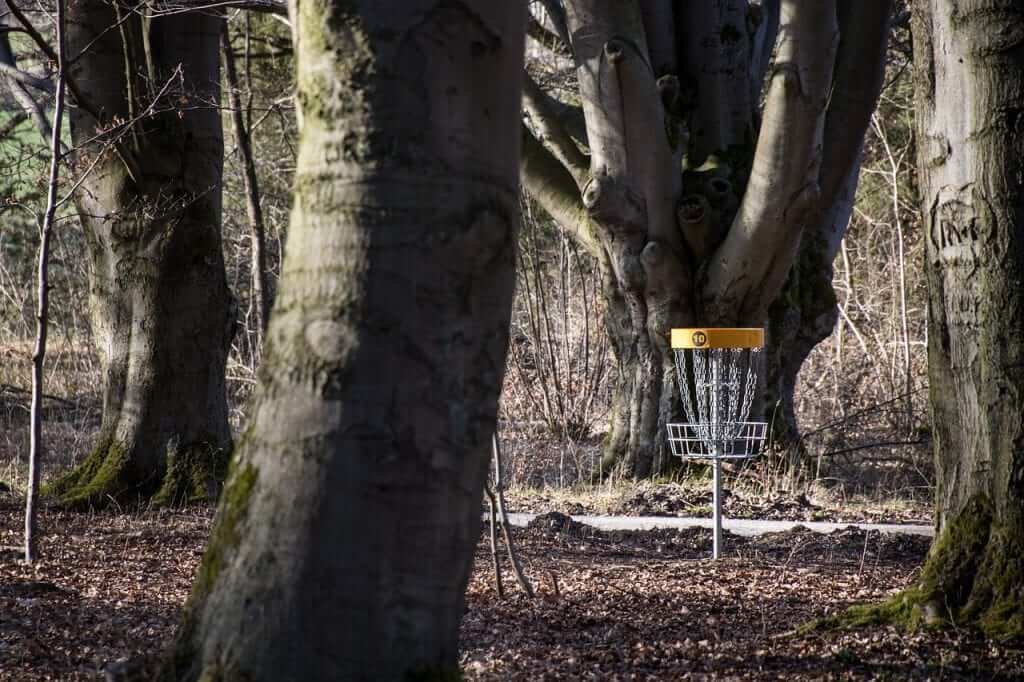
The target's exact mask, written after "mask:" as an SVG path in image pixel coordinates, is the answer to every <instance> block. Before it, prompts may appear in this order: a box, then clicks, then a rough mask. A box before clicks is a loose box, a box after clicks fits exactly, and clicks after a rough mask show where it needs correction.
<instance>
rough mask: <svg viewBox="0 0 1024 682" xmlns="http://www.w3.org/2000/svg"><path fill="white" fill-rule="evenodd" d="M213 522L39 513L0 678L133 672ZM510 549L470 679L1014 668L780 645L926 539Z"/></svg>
mask: <svg viewBox="0 0 1024 682" xmlns="http://www.w3.org/2000/svg"><path fill="white" fill-rule="evenodd" d="M209 518H210V512H209V510H207V509H191V510H184V511H149V512H135V513H132V514H125V513H117V512H105V513H102V514H95V515H89V514H70V513H58V512H52V511H49V512H46V513H44V514H43V517H42V526H43V529H44V531H45V533H46V534H45V537H44V539H43V544H42V553H43V557H44V559H43V561H42V562H40V563H39V564H38V565H37V566H36V567H32V568H29V567H26V566H24V565H23V564H21V563H20V562H19V561H18V560H17V559H16V557H15V556H14V553H10V552H8V553H6V554H5V555H3V556H2V557H0V680H18V681H19V682H20V681H22V680H24V681H26V682H29V681H33V680H92V679H97V678H98V677H101V676H102V672H101V671H103V670H105V669H106V670H111V671H119V670H125V669H137V668H139V667H142V668H143V669H144V668H145V665H146V662H147V661H152V660H153V657H154V656H157V655H158V654H159V652H160V651H161V649H162V647H163V646H165V644H166V643H167V641H168V638H169V637H170V636H171V634H172V632H173V628H174V627H175V625H176V623H177V619H178V614H179V609H180V607H181V605H182V603H183V602H184V600H185V598H186V596H187V594H188V591H189V588H190V585H191V582H192V579H193V576H194V572H195V569H196V566H197V564H198V561H199V558H200V555H201V552H202V547H203V543H204V542H205V539H206V535H207V533H208V532H209ZM20 529H21V509H20V504H16V500H14V499H12V498H11V497H10V496H8V497H6V498H0V545H15V544H17V542H18V539H19V537H20ZM516 538H517V540H518V545H519V549H520V552H521V554H522V556H523V559H524V562H525V565H526V571H527V573H528V575H529V576H530V578H531V579H532V580H533V582H534V583H535V585H536V587H537V589H538V592H539V596H538V597H537V598H535V599H533V600H528V599H526V598H525V597H524V596H522V595H521V594H520V593H519V592H518V591H517V588H516V587H515V586H514V584H512V583H511V581H510V580H508V579H507V580H506V583H507V584H508V585H509V588H508V589H509V591H510V593H511V594H509V595H508V596H507V597H506V598H505V599H503V600H499V599H498V598H497V596H496V594H495V592H494V587H493V576H492V574H491V572H490V560H489V555H488V554H487V550H486V544H485V542H484V541H483V539H482V541H481V544H480V545H479V547H478V549H477V562H476V568H475V570H474V572H473V576H472V579H471V583H470V586H469V590H468V593H467V600H468V612H467V614H466V617H465V620H464V624H463V630H462V651H463V653H462V666H463V670H464V672H465V674H466V677H467V678H468V679H471V680H476V679H480V680H485V679H524V680H535V679H555V678H560V679H586V678H591V679H688V678H689V679H703V678H705V677H707V676H708V675H714V676H718V677H728V678H754V679H779V678H787V679H793V678H808V679H809V678H820V677H822V676H833V677H837V678H860V679H863V678H879V677H886V676H888V677H889V678H891V679H904V678H907V677H917V678H921V679H924V678H927V677H931V678H939V677H942V678H943V679H979V678H986V679H989V678H998V677H1000V676H1001V677H1003V678H1004V679H1012V678H1015V677H1019V676H1020V675H1022V674H1024V653H1022V652H1021V651H1017V650H1011V649H1007V648H1005V647H1003V646H1002V645H999V644H997V643H993V642H986V641H984V640H981V639H978V638H975V637H973V636H972V635H970V634H969V633H966V632H956V631H946V632H938V633H924V634H911V635H908V634H903V633H899V632H896V631H894V630H892V629H888V628H879V629H875V630H871V631H857V632H838V633H826V634H814V635H806V636H795V635H788V636H787V633H790V632H791V631H793V630H794V629H795V628H796V627H797V626H799V625H801V624H803V623H805V622H807V621H808V620H809V619H812V618H815V617H818V616H822V615H825V614H826V613H832V612H834V611H836V610H838V609H841V608H844V607H845V606H847V605H849V604H852V603H855V602H864V601H871V600H878V599H881V598H883V597H885V596H887V595H889V594H891V593H892V592H893V591H894V590H897V589H899V588H901V587H903V586H905V585H907V584H909V583H910V582H911V581H912V580H913V579H914V578H915V576H916V575H917V571H918V567H919V566H920V563H921V561H922V559H923V556H924V553H925V552H926V550H927V544H928V541H927V540H926V539H922V538H915V537H910V536H884V535H879V534H877V533H870V534H865V533H863V532H861V531H857V530H844V531H839V532H837V533H835V534H833V535H830V536H824V535H818V534H814V533H810V532H809V531H801V530H797V531H792V532H789V533H782V534H775V535H771V536H763V537H761V538H750V539H748V538H740V537H733V536H728V538H727V550H728V557H727V558H726V559H724V560H722V561H720V562H718V563H712V562H710V561H708V560H706V557H707V555H708V552H709V549H710V547H709V541H710V539H709V536H708V534H707V531H702V530H697V529H690V530H686V531H666V530H659V531H645V532H616V533H602V532H597V531H593V530H592V529H589V528H587V527H584V526H580V525H579V524H576V523H572V522H568V521H567V519H566V518H565V517H562V516H559V515H550V516H547V517H544V518H542V519H541V520H539V521H536V522H535V524H534V527H533V528H531V529H529V530H526V531H519V532H517V533H516ZM506 578H509V576H508V575H507V574H506ZM113 679H117V678H116V677H115V678H113ZM142 679H145V677H143V678H142Z"/></svg>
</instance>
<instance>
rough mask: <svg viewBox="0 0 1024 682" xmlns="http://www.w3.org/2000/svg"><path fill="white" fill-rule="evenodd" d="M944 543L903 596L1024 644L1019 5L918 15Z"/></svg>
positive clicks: (929, 8) (933, 3)
mask: <svg viewBox="0 0 1024 682" xmlns="http://www.w3.org/2000/svg"><path fill="white" fill-rule="evenodd" d="M913 35H914V53H915V57H914V58H915V65H914V66H915V90H916V98H917V100H916V101H917V107H916V111H917V149H918V172H919V177H920V186H921V199H922V213H923V215H924V230H925V238H926V240H925V244H926V264H925V268H926V272H927V276H928V287H929V305H928V312H929V320H928V378H929V398H930V403H931V408H932V429H933V431H932V438H933V443H934V451H935V464H936V474H937V478H938V482H937V483H938V485H937V490H936V526H937V528H938V531H939V538H938V540H937V541H936V543H935V545H934V546H933V548H932V551H931V553H930V555H929V558H928V561H927V563H926V564H925V568H924V570H923V572H922V576H921V580H920V584H919V586H918V587H917V588H916V590H915V591H912V592H911V593H910V594H909V595H908V596H911V597H913V598H915V599H916V600H917V601H919V602H920V603H921V604H922V605H923V609H924V614H925V616H926V617H927V618H928V619H929V620H953V621H954V622H957V623H961V622H966V623H972V624H977V625H979V626H980V627H981V628H982V629H983V630H984V631H986V632H987V633H988V634H990V635H994V636H998V637H1001V638H1002V637H1005V638H1017V639H1020V638H1024V601H1022V600H1021V594H1022V592H1024V419H1022V415H1024V201H1022V197H1024V130H1022V128H1021V125H1020V123H1021V102H1022V101H1024V57H1022V52H1021V44H1022V41H1024V4H1022V3H1020V2H999V1H996V0H977V1H974V2H970V3H953V2H949V1H948V0H924V1H922V2H921V3H920V5H919V7H918V8H917V11H915V13H914V24H913Z"/></svg>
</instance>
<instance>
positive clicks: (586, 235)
mask: <svg viewBox="0 0 1024 682" xmlns="http://www.w3.org/2000/svg"><path fill="white" fill-rule="evenodd" d="M522 135H523V144H522V151H521V152H520V158H519V175H520V179H521V181H522V183H523V186H524V187H525V188H526V191H527V192H528V193H529V195H530V197H531V198H533V200H534V201H536V202H537V203H538V204H540V205H541V207H542V208H543V209H544V210H545V211H547V212H548V214H549V215H550V216H551V217H552V218H553V219H554V220H555V222H556V223H558V226H559V227H560V228H561V229H563V230H565V232H566V233H568V234H569V235H570V236H572V237H573V238H574V239H575V240H576V241H577V242H578V243H579V244H580V245H581V246H583V247H584V248H585V249H586V250H587V251H588V252H589V253H590V254H591V255H596V254H597V253H598V252H599V247H598V244H597V241H596V240H595V238H594V235H593V233H592V232H591V226H590V217H589V216H588V215H587V211H586V209H585V208H584V207H583V204H582V202H581V201H580V194H579V190H578V189H577V187H576V182H575V181H574V180H573V178H572V175H570V174H569V171H568V170H566V168H565V166H563V165H562V164H560V163H559V162H558V161H557V160H556V159H555V157H554V156H552V155H551V153H550V152H549V151H548V150H547V149H545V148H544V145H542V144H541V143H540V142H538V141H537V138H535V137H534V136H533V134H532V133H531V132H530V131H529V130H528V129H527V128H526V126H525V125H524V126H523V127H522Z"/></svg>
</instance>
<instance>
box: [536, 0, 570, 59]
mask: <svg viewBox="0 0 1024 682" xmlns="http://www.w3.org/2000/svg"><path fill="white" fill-rule="evenodd" d="M540 4H541V5H542V6H543V7H544V12H545V13H546V14H547V17H548V21H550V22H551V25H552V26H553V27H554V29H555V33H556V34H557V35H558V37H559V38H561V39H562V42H564V43H565V46H566V47H567V48H568V49H569V52H570V53H571V52H572V38H571V36H570V35H569V27H568V24H567V23H566V20H565V9H564V8H563V7H562V4H561V3H560V2H559V1H558V0H540Z"/></svg>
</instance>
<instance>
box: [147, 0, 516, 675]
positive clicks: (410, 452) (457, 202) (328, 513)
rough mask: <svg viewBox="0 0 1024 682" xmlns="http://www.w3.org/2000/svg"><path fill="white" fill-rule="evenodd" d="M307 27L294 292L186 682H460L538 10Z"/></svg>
mask: <svg viewBox="0 0 1024 682" xmlns="http://www.w3.org/2000/svg"><path fill="white" fill-rule="evenodd" d="M291 10H292V21H293V26H294V37H295V49H296V59H297V68H298V74H297V82H298V94H297V102H298V105H299V114H300V116H299V120H300V142H299V157H298V167H297V171H296V180H295V204H294V208H293V212H292V221H291V228H290V230H291V231H290V235H289V238H288V245H287V249H286V253H285V260H284V266H283V271H282V275H281V284H280V289H279V294H278V296H277V300H276V302H275V305H274V311H273V315H272V316H271V320H270V327H269V329H268V332H267V346H266V350H265V353H264V359H263V366H262V371H261V375H260V379H261V380H260V386H259V389H258V391H257V395H256V398H255V402H254V405H253V410H252V417H251V419H252V421H251V424H252V425H251V427H250V429H249V431H248V433H247V434H246V436H245V438H244V440H243V441H242V442H241V444H240V445H239V449H238V451H237V454H236V456H235V459H234V462H233V464H232V474H231V477H230V479H229V481H228V484H227V487H226V488H225V491H224V494H223V495H222V497H221V503H220V509H219V511H218V516H217V521H216V524H215V527H214V530H213V533H212V536H211V539H210V542H209V545H208V547H207V550H206V554H205V556H204V558H203V562H202V566H201V568H200V569H199V574H198V577H197V579H196V583H195V587H194V590H193V594H192V597H191V599H190V601H189V604H188V606H187V615H186V617H185V621H184V624H183V625H182V627H181V629H180V631H179V633H178V637H177V643H176V646H175V651H174V654H173V657H172V658H171V659H170V660H168V661H167V663H166V666H165V669H164V671H163V679H168V680H196V679H202V680H253V681H256V680H274V681H275V682H276V681H278V680H401V679H456V675H457V674H458V656H457V653H458V631H459V622H460V620H461V618H462V614H463V610H464V598H463V592H464V590H465V587H466V583H467V580H468V577H469V571H470V568H471V564H472V559H473V549H474V547H475V545H476V542H477V540H478V538H479V533H480V525H481V515H480V505H481V501H482V491H483V485H484V481H485V478H486V475H487V468H488V462H489V459H490V458H489V453H490V447H491V436H492V434H493V432H494V428H495V423H496V417H497V401H498V392H499V390H500V386H501V382H502V375H503V373H504V367H505V353H506V349H507V342H508V328H509V318H510V312H511V303H512V290H513V283H514V273H513V263H514V248H515V244H516V228H517V223H518V183H517V172H516V170H517V169H516V161H517V157H518V153H519V144H518V136H517V135H516V131H517V128H518V120H519V90H520V88H519V82H520V78H521V73H522V59H523V56H522V55H523V35H524V31H525V18H526V17H525V5H524V4H522V3H513V2H509V3H505V2H500V3H496V2H489V1H486V0H472V1H465V2H460V3H441V4H438V3H436V2H428V1H427V0H410V1H408V2H404V3H400V5H392V4H386V3H377V2H362V3H349V2H328V3H326V4H323V3H321V4H317V3H308V2H297V3H293V4H292V6H291Z"/></svg>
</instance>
